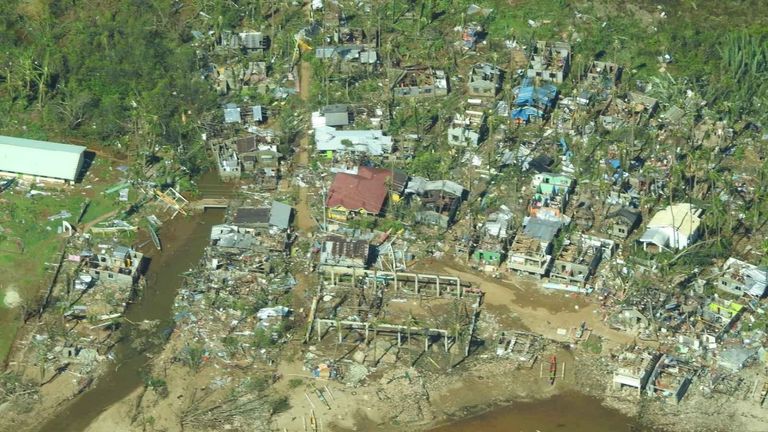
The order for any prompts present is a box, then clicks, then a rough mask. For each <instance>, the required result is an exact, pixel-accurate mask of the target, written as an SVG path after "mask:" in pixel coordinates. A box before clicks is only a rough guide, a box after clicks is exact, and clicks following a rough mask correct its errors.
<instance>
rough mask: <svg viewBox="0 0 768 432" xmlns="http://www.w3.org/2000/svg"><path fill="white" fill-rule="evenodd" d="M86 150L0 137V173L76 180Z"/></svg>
mask: <svg viewBox="0 0 768 432" xmlns="http://www.w3.org/2000/svg"><path fill="white" fill-rule="evenodd" d="M84 153H85V147H83V146H77V145H71V144H59V143H54V142H48V141H37V140H30V139H25V138H15V137H9V136H2V135H0V172H6V173H12V174H23V175H29V176H35V177H44V178H51V179H57V180H67V181H75V179H76V178H77V174H78V172H80V168H82V165H83V155H84Z"/></svg>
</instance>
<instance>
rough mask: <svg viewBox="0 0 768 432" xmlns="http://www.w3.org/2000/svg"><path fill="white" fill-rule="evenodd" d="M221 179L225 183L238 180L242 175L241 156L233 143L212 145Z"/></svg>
mask: <svg viewBox="0 0 768 432" xmlns="http://www.w3.org/2000/svg"><path fill="white" fill-rule="evenodd" d="M211 147H212V150H213V156H214V159H215V160H216V168H217V171H218V172H219V177H220V178H221V179H222V180H223V181H232V180H238V179H239V178H240V174H241V165H240V156H239V155H238V154H237V149H236V148H235V147H234V145H232V144H231V143H226V142H225V143H219V144H212V145H211Z"/></svg>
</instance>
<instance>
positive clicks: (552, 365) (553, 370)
mask: <svg viewBox="0 0 768 432" xmlns="http://www.w3.org/2000/svg"><path fill="white" fill-rule="evenodd" d="M555 378H557V356H555V355H553V356H552V357H551V358H550V359H549V384H550V385H555Z"/></svg>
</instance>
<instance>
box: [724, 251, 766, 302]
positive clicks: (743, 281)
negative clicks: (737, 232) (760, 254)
mask: <svg viewBox="0 0 768 432" xmlns="http://www.w3.org/2000/svg"><path fill="white" fill-rule="evenodd" d="M767 285H768V269H766V268H765V267H763V268H760V267H758V266H756V265H754V264H749V263H746V262H744V261H741V260H738V259H736V258H728V260H727V261H725V264H724V265H723V270H722V274H721V275H720V277H719V278H718V279H717V282H716V284H715V286H716V287H717V288H718V289H720V290H723V291H726V292H729V293H731V294H735V295H738V296H741V295H744V294H748V295H750V296H752V297H756V298H760V297H762V296H763V295H764V294H765V289H766V286H767Z"/></svg>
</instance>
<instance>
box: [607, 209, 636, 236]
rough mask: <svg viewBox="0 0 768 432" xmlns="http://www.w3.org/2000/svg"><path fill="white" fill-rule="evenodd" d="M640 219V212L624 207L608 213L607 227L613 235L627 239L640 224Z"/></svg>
mask: <svg viewBox="0 0 768 432" xmlns="http://www.w3.org/2000/svg"><path fill="white" fill-rule="evenodd" d="M640 221H641V216H640V212H638V211H636V210H633V209H630V208H628V207H622V208H620V209H619V210H617V211H615V212H613V213H610V214H608V216H607V217H606V227H605V228H606V229H607V231H608V234H609V235H611V236H612V237H616V238H619V239H626V238H627V237H629V235H630V234H631V233H632V231H634V230H635V228H637V227H638V226H639V225H640Z"/></svg>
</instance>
